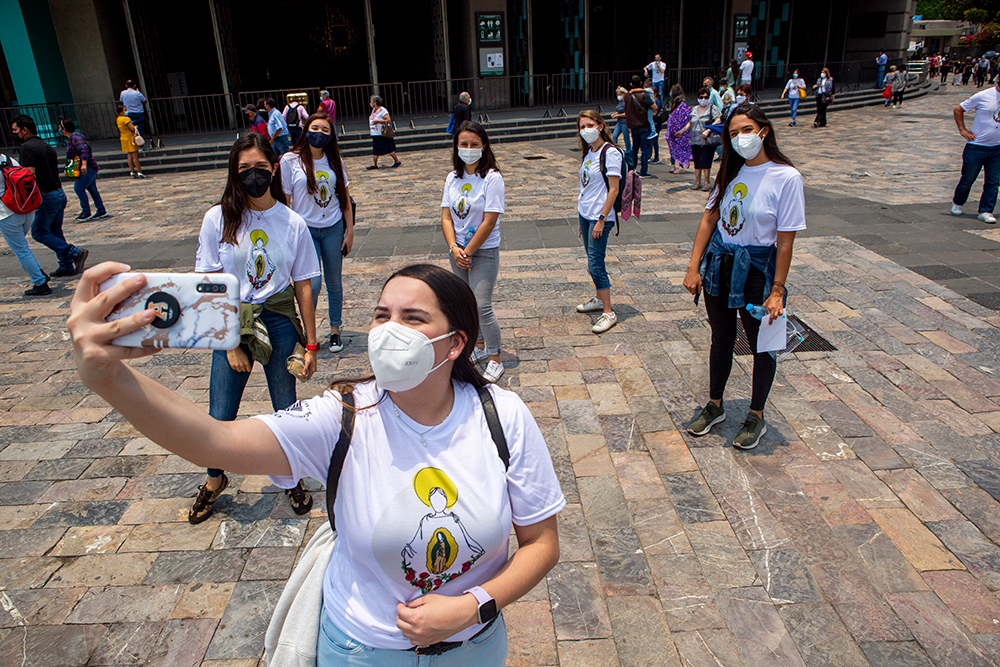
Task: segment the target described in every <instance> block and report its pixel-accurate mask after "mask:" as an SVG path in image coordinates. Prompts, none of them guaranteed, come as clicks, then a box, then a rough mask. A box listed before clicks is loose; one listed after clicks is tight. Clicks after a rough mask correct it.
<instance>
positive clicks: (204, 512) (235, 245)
mask: <svg viewBox="0 0 1000 667" xmlns="http://www.w3.org/2000/svg"><path fill="white" fill-rule="evenodd" d="M277 170H278V156H277V155H276V154H275V153H274V150H273V149H272V148H271V145H270V143H269V142H268V141H267V140H266V139H264V138H263V137H262V136H261V135H259V134H257V133H256V132H251V133H250V134H248V135H246V136H245V137H240V138H239V139H237V140H236V143H234V144H233V147H232V149H231V150H230V151H229V173H228V177H227V180H226V188H225V191H224V192H223V194H222V203H221V204H217V205H216V206H213V207H212V208H210V209H209V210H208V212H207V213H206V214H205V217H204V219H203V220H202V223H201V232H200V234H199V236H198V253H197V257H196V260H195V268H194V270H195V271H196V272H197V273H219V272H222V273H228V274H230V275H233V276H236V277H237V278H239V280H240V330H241V331H240V333H241V334H243V335H242V336H241V338H242V342H241V344H240V346H239V347H237V348H236V349H234V350H228V351H227V350H215V351H214V352H213V353H212V370H211V372H210V375H209V384H208V414H209V416H211V417H212V418H213V419H217V420H219V421H224V422H225V421H233V420H234V419H236V415H237V413H238V412H239V409H240V401H241V400H242V398H243V391H244V389H245V388H246V385H247V381H248V380H249V379H250V372H251V371H252V370H253V365H254V363H255V362H256V363H259V364H260V365H261V366H263V367H264V376H265V377H266V378H267V391H268V394H270V396H271V407H272V408H273V409H274V410H284V409H286V408H288V407H289V406H291V405H292V404H293V403H295V400H296V398H295V376H293V375H292V374H291V373H289V372H288V369H287V368H286V360H287V359H288V357H289V356H291V354H292V353H293V352H294V351H295V345H296V343H299V344H301V345H303V346H304V347H305V348H306V351H305V354H304V357H305V365H304V368H303V376H304V377H305V378H306V379H309V378H310V377H312V374H313V373H314V372H315V371H316V349H317V347H318V346H317V344H316V315H315V311H314V310H313V299H312V288H311V286H310V282H311V279H312V278H313V277H315V276H317V275H319V262H318V261H317V260H316V251H315V249H314V248H313V244H312V240H311V239H310V238H309V232H308V231H307V229H308V228H307V227H306V224H305V221H303V220H302V218H301V217H300V216H299V215H298V214H297V213H295V212H294V211H292V210H291V209H289V208H288V207H287V206H286V205H285V201H286V198H285V193H284V192H283V191H282V189H281V175H280V174H276V173H275V172H276V171H277ZM296 304H298V309H299V312H298V313H296V312H295V306H296ZM299 313H301V319H300V318H299ZM262 340H267V341H268V342H267V343H262V342H261V341H262ZM203 444H204V443H203V441H201V440H199V446H201V445H203ZM297 479H298V483H297V484H295V486H294V487H293V488H291V489H290V490H288V491H286V492H285V493H286V494H287V495H288V496H289V500H290V502H291V505H292V509H293V510H294V511H295V513H296V514H299V515H301V514H305V513H307V512H308V511H309V510H310V509H311V508H312V497H311V496H310V495H309V492H308V491H306V490H305V487H304V486H303V485H302V481H301V478H297ZM228 485H229V478H228V477H227V476H226V474H225V472H224V471H223V470H222V469H220V468H216V467H209V468H208V479H207V480H206V481H205V484H203V485H202V486H200V487H199V491H198V496H197V497H196V498H195V500H194V503H193V504H192V505H191V509H190V511H189V512H188V521H190V522H191V523H193V524H198V523H201V522H202V521H204V520H205V519H207V518H208V517H209V516H211V514H212V507H213V505H214V504H215V502H216V501H217V500H218V499H219V496H220V495H221V494H222V492H223V491H224V490H225V489H226V487H227V486H228Z"/></svg>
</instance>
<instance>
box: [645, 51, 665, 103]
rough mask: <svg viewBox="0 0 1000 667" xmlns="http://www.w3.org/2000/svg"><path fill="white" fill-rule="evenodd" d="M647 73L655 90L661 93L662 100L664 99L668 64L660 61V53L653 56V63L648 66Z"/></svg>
mask: <svg viewBox="0 0 1000 667" xmlns="http://www.w3.org/2000/svg"><path fill="white" fill-rule="evenodd" d="M645 72H646V76H648V77H649V78H650V79H652V82H653V88H656V89H657V90H658V91H660V99H663V93H664V90H663V89H664V85H665V77H666V73H667V64H666V63H665V62H663V60H661V59H660V54H659V53H657V54H655V55H654V56H653V62H651V63H649V64H648V65H646V69H645Z"/></svg>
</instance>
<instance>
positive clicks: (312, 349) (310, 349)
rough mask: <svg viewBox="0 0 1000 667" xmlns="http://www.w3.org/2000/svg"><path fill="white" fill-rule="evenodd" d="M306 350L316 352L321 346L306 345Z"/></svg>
mask: <svg viewBox="0 0 1000 667" xmlns="http://www.w3.org/2000/svg"><path fill="white" fill-rule="evenodd" d="M306 349H307V350H309V351H310V352H315V351H316V350H318V349H319V344H318V343H309V344H307V345H306Z"/></svg>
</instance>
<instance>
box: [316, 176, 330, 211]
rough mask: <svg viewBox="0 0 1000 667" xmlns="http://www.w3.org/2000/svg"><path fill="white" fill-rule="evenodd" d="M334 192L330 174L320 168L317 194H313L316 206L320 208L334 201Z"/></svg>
mask: <svg viewBox="0 0 1000 667" xmlns="http://www.w3.org/2000/svg"><path fill="white" fill-rule="evenodd" d="M333 197H334V192H333V188H331V187H330V174H329V172H327V171H323V170H319V171H317V172H316V194H314V195H313V201H314V202H316V206H319V207H320V208H326V207H328V206H329V205H330V202H332V201H333Z"/></svg>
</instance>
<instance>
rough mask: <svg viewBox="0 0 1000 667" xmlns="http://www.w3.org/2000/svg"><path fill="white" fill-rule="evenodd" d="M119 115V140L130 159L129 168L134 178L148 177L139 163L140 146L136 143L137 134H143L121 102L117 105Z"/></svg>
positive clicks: (117, 123) (117, 122)
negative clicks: (139, 131) (137, 129)
mask: <svg viewBox="0 0 1000 667" xmlns="http://www.w3.org/2000/svg"><path fill="white" fill-rule="evenodd" d="M117 110H118V117H117V118H115V125H117V126H118V135H119V140H120V141H121V146H122V153H125V157H126V160H127V161H128V170H129V172H130V173H131V176H132V178H146V175H145V174H143V173H142V165H141V164H139V146H137V145H136V143H135V138H136V137H137V136H142V135H141V134H139V133H138V132H137V131H136V127H135V123H133V122H132V119H131V118H130V117H129V115H128V114H127V113H126V112H125V105H124V104H122V103H121V102H119V103H118V105H117Z"/></svg>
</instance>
